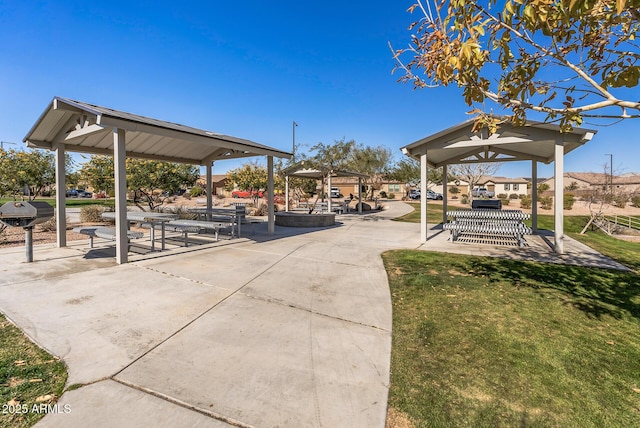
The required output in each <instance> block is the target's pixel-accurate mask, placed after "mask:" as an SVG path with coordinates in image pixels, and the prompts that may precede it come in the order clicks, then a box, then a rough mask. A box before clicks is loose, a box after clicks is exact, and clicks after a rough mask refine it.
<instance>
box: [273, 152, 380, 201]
mask: <svg viewBox="0 0 640 428" xmlns="http://www.w3.org/2000/svg"><path fill="white" fill-rule="evenodd" d="M282 173H283V174H284V179H285V194H286V198H285V199H286V200H285V211H289V177H296V178H307V179H313V180H324V178H325V177H327V185H328V187H329V191H331V179H332V177H357V178H358V201H360V203H359V204H358V212H359V213H362V179H363V178H367V177H368V175H367V174H361V173H359V172H355V171H344V170H337V169H331V168H327V169H326V170H323V169H319V168H314V167H312V166H309V165H305V161H300V162H298V163H296V164H294V165H291V166H290V167H288V168H286V169H284V170H283V171H282ZM327 207H328V210H329V212H331V209H332V207H331V198H328V200H327Z"/></svg>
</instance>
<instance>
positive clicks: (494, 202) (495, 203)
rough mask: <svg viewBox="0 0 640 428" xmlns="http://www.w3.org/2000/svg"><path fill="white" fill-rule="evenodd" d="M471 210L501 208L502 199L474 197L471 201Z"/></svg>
mask: <svg viewBox="0 0 640 428" xmlns="http://www.w3.org/2000/svg"><path fill="white" fill-rule="evenodd" d="M471 209H472V210H479V209H481V210H501V209H502V201H501V200H500V199H474V200H473V201H471Z"/></svg>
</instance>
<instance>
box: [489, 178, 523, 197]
mask: <svg viewBox="0 0 640 428" xmlns="http://www.w3.org/2000/svg"><path fill="white" fill-rule="evenodd" d="M478 185H479V186H484V187H486V188H487V189H488V190H489V191H491V192H494V193H495V195H496V196H498V195H506V196H507V197H509V196H510V195H513V194H516V195H518V197H522V196H526V195H528V194H529V190H528V187H529V180H527V179H526V178H522V177H520V178H507V177H483V178H482V179H481V180H480V181H479V182H478Z"/></svg>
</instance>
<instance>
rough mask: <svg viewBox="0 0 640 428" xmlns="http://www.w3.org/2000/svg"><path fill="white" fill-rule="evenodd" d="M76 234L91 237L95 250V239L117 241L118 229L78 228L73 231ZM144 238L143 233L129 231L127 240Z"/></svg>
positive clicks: (91, 243)
mask: <svg viewBox="0 0 640 428" xmlns="http://www.w3.org/2000/svg"><path fill="white" fill-rule="evenodd" d="M73 231H74V232H76V233H80V234H82V235H87V236H89V247H90V248H93V238H95V237H98V238H102V239H108V240H111V241H115V240H116V229H115V227H106V226H92V227H76V228H74V229H73ZM143 236H144V233H142V232H134V231H131V230H128V231H127V239H128V240H131V239H140V238H142V237H143Z"/></svg>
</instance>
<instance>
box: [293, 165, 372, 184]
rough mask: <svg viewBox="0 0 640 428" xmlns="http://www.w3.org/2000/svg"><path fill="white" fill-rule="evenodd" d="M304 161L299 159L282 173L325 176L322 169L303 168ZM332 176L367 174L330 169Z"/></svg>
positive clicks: (365, 176)
mask: <svg viewBox="0 0 640 428" xmlns="http://www.w3.org/2000/svg"><path fill="white" fill-rule="evenodd" d="M304 164H305V162H304V161H301V162H298V163H296V164H295V165H292V166H290V167H288V168H286V169H285V170H284V171H282V173H283V174H284V175H285V176H288V177H297V178H310V179H316V180H320V179H322V178H324V177H325V175H326V171H322V170H319V169H316V168H311V167H308V168H305V165H304ZM331 176H332V177H358V178H367V177H368V175H367V174H362V173H359V172H355V171H340V170H331Z"/></svg>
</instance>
